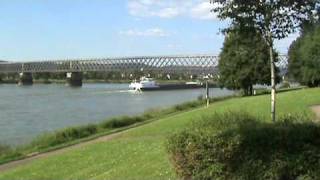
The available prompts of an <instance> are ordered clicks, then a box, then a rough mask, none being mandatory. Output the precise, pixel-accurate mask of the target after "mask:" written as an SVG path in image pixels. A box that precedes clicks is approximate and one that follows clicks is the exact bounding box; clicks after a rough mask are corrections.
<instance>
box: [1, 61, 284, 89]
mask: <svg viewBox="0 0 320 180" xmlns="http://www.w3.org/2000/svg"><path fill="white" fill-rule="evenodd" d="M218 63H219V57H218V56H215V55H181V56H140V57H138V56H137V57H120V58H97V59H66V60H50V61H47V60H44V61H34V62H0V73H19V74H20V82H21V84H30V83H31V84H32V73H40V72H51V73H56V72H65V73H67V79H68V80H69V83H70V84H71V85H81V84H82V73H84V72H121V73H123V74H130V73H135V72H137V71H138V72H144V73H148V72H149V73H150V72H152V73H159V74H189V75H198V76H199V75H200V76H201V75H202V76H203V75H208V74H211V75H217V74H218V72H219V70H218ZM287 65H288V61H287V56H285V55H280V56H279V61H278V62H277V63H276V66H277V67H278V68H279V69H280V73H281V75H284V74H286V72H287Z"/></svg>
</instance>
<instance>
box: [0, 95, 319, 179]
mask: <svg viewBox="0 0 320 180" xmlns="http://www.w3.org/2000/svg"><path fill="white" fill-rule="evenodd" d="M269 101H270V96H269V95H265V96H257V97H246V98H235V99H229V100H226V101H221V102H217V103H214V104H212V105H211V106H210V107H209V108H199V109H195V110H192V111H189V112H185V113H181V114H177V115H173V116H171V117H167V118H164V119H161V120H158V121H155V122H152V123H150V124H147V125H144V126H141V127H138V128H134V129H131V130H129V131H127V132H126V133H124V134H122V135H121V136H120V137H117V138H115V139H113V140H111V141H108V142H99V143H96V144H90V145H87V146H84V147H81V148H78V149H72V150H70V151H68V152H66V153H63V154H58V155H52V156H49V157H46V158H43V159H39V160H35V161H33V162H31V163H29V164H27V165H22V166H19V167H17V168H15V169H10V170H8V171H6V172H0V179H5V180H7V179H39V180H40V179H41V180H43V179H112V180H117V179H139V180H140V179H176V178H175V173H174V171H173V168H172V166H171V164H170V162H169V159H168V155H167V152H166V149H165V143H166V138H167V137H168V136H169V135H170V134H172V133H175V132H177V131H179V130H181V129H183V128H184V127H185V126H187V125H188V124H190V123H191V122H193V121H196V120H197V119H200V118H201V117H202V116H204V115H209V114H212V113H214V112H224V111H230V110H238V111H247V112H249V113H251V114H253V115H257V116H261V117H264V118H265V119H270V118H269V117H270V114H269V110H270V106H269V104H270V103H269ZM315 104H320V89H305V90H299V91H292V92H286V93H281V94H279V95H278V104H277V110H278V115H280V116H281V115H284V114H288V113H291V114H301V113H303V114H307V115H308V116H310V117H313V116H314V114H313V113H312V112H311V111H310V109H309V106H311V105H315Z"/></svg>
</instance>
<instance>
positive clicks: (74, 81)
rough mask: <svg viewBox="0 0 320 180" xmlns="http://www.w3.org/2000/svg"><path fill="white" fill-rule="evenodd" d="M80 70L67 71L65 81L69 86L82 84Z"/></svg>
mask: <svg viewBox="0 0 320 180" xmlns="http://www.w3.org/2000/svg"><path fill="white" fill-rule="evenodd" d="M82 76H83V74H82V72H68V73H67V83H68V85H69V86H73V87H81V86H82Z"/></svg>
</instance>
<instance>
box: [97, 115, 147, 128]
mask: <svg viewBox="0 0 320 180" xmlns="http://www.w3.org/2000/svg"><path fill="white" fill-rule="evenodd" d="M148 116H150V115H148ZM147 118H148V117H147V116H132V117H129V116H123V117H118V118H113V119H111V120H108V121H106V122H104V123H103V124H102V127H103V128H110V129H114V128H121V127H125V126H130V125H132V124H135V123H138V122H142V121H145V120H146V119H147Z"/></svg>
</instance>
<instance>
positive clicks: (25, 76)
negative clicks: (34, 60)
mask: <svg viewBox="0 0 320 180" xmlns="http://www.w3.org/2000/svg"><path fill="white" fill-rule="evenodd" d="M18 84H19V85H23V86H24V85H32V84H33V78H32V73H25V72H23V73H20V74H19V83H18Z"/></svg>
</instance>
